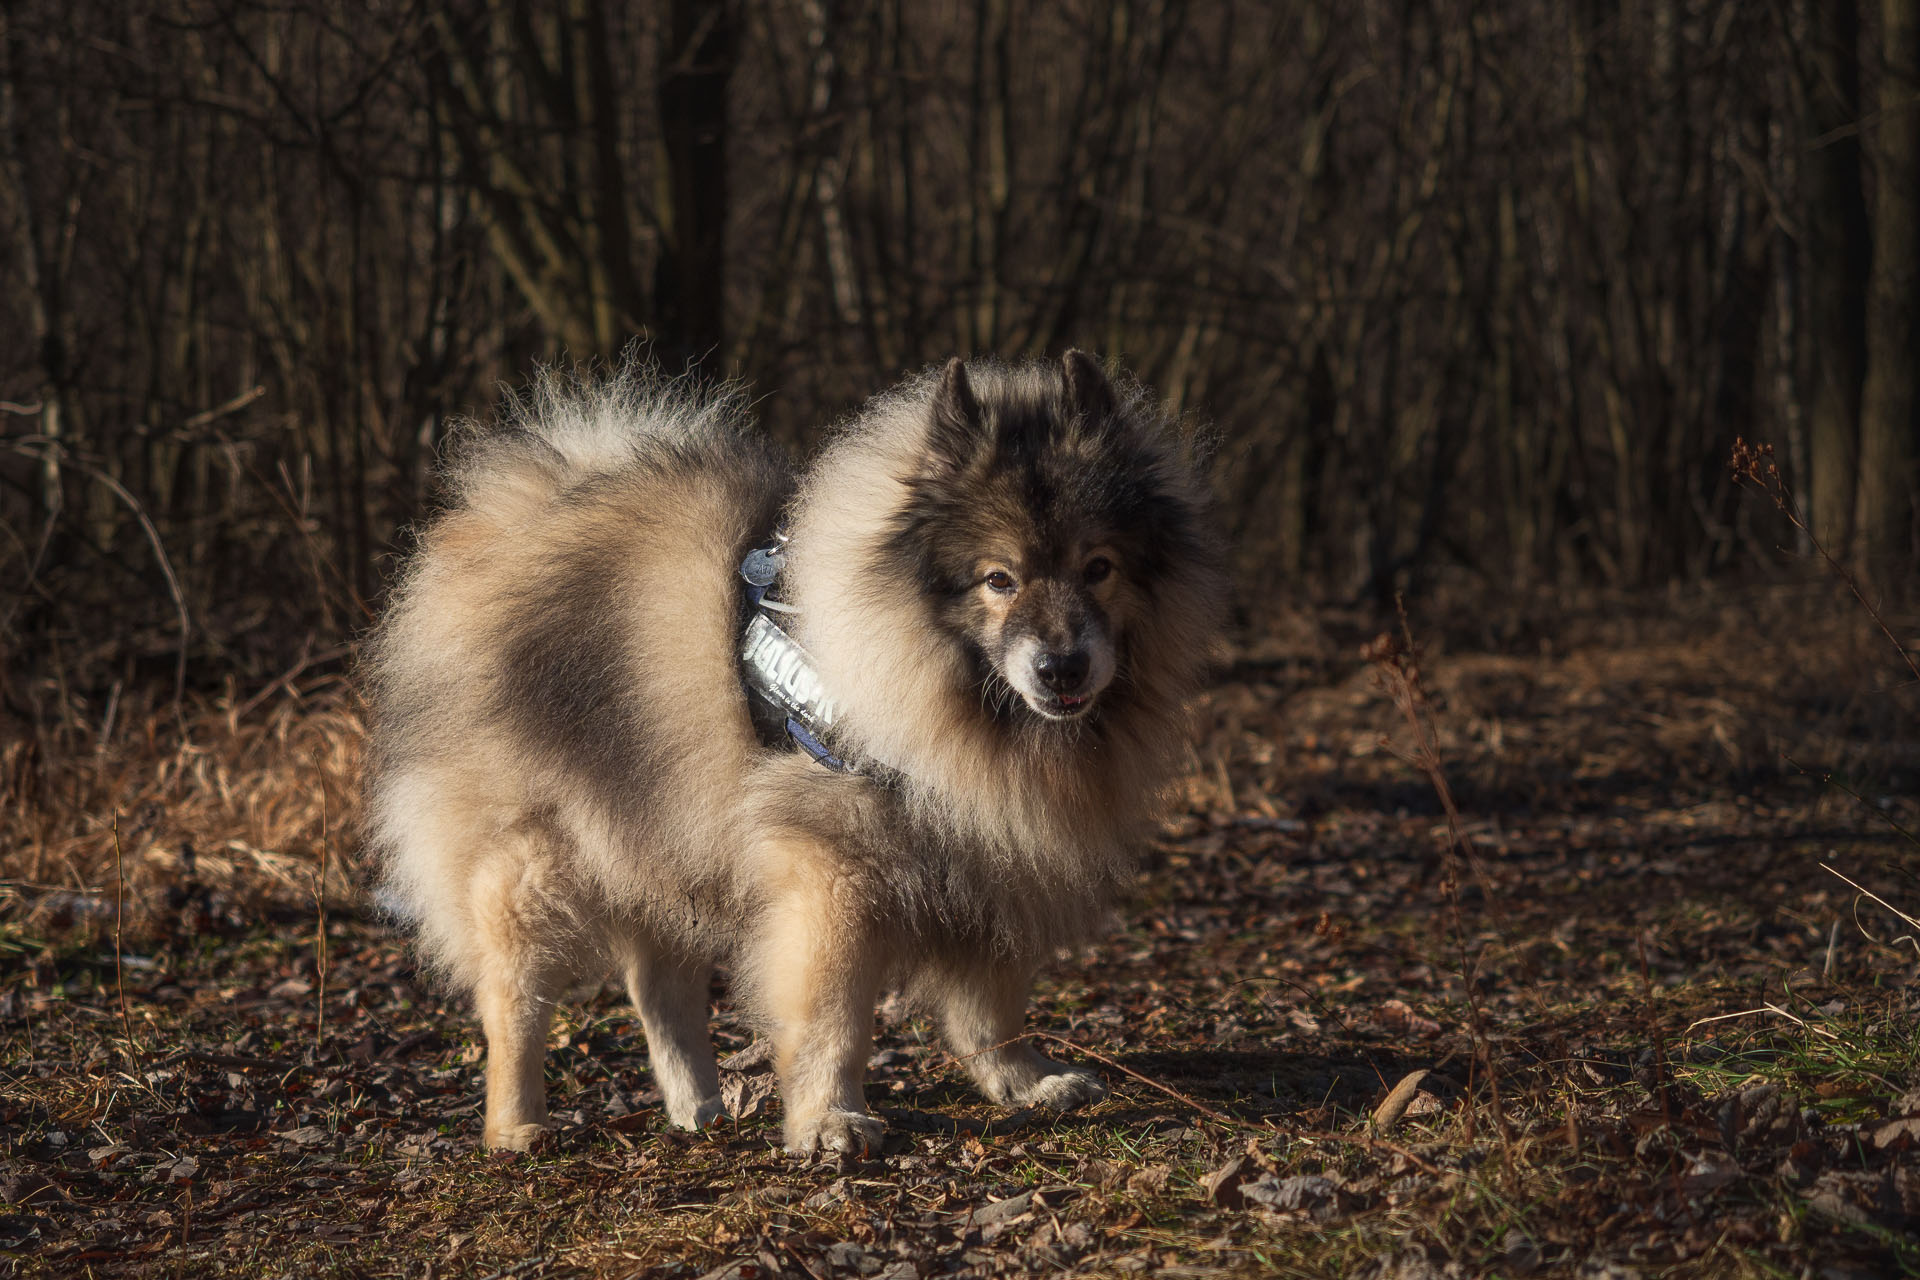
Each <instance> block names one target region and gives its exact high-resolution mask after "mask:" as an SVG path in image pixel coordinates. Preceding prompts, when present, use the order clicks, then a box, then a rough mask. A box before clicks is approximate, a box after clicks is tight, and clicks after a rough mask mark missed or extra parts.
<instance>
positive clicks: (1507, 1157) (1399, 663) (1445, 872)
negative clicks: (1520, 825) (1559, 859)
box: [1361, 595, 1513, 1171]
mask: <svg viewBox="0 0 1920 1280" xmlns="http://www.w3.org/2000/svg"><path fill="white" fill-rule="evenodd" d="M1394 606H1395V608H1396V609H1397V610H1398V611H1399V615H1400V634H1399V635H1398V636H1395V635H1393V634H1392V633H1391V632H1383V633H1381V634H1380V635H1379V636H1377V637H1376V638H1375V639H1374V640H1373V641H1372V643H1370V644H1368V645H1367V646H1366V647H1365V648H1364V649H1363V650H1362V651H1361V656H1363V657H1364V658H1365V659H1366V660H1367V661H1368V662H1369V663H1371V664H1372V665H1373V669H1374V679H1375V682H1376V685H1377V687H1379V688H1380V689H1382V690H1383V691H1385V693H1386V694H1387V696H1388V697H1390V698H1392V699H1393V703H1394V705H1395V706H1396V707H1398V708H1399V710H1400V714H1401V715H1402V716H1403V717H1405V719H1406V721H1407V724H1408V725H1409V726H1410V727H1411V728H1412V729H1413V735H1414V742H1415V746H1414V748H1413V750H1412V751H1401V750H1399V749H1398V748H1396V747H1395V746H1394V745H1393V743H1392V742H1390V741H1386V740H1385V739H1383V740H1382V741H1383V742H1385V745H1386V747H1387V749H1388V750H1389V751H1391V752H1393V754H1394V755H1395V756H1397V757H1398V758H1399V759H1400V760H1402V761H1403V762H1405V763H1406V764H1408V765H1410V766H1412V767H1413V768H1415V769H1418V770H1419V771H1420V772H1421V773H1423V774H1425V775H1426V777H1427V781H1428V783H1429V784H1431V785H1432V787H1433V790H1434V794H1435V795H1436V796H1438V797H1439V799H1440V807H1441V809H1442V810H1443V811H1444V812H1445V814H1446V818H1447V843H1446V847H1445V856H1444V857H1443V859H1442V861H1441V876H1442V885H1441V887H1442V889H1443V890H1444V892H1445V895H1446V900H1447V914H1448V918H1449V922H1450V925H1451V927H1452V931H1453V939H1454V945H1455V947H1456V949H1457V950H1458V951H1459V954H1460V979H1461V981H1462V983H1464V984H1465V989H1466V998H1467V1016H1468V1025H1469V1027H1470V1029H1471V1032H1472V1036H1473V1063H1474V1066H1475V1067H1477V1066H1479V1065H1484V1066H1485V1067H1486V1073H1487V1094H1488V1099H1489V1101H1490V1102H1491V1104H1492V1106H1493V1119H1494V1124H1495V1126H1496V1127H1497V1128H1498V1129H1499V1131H1500V1142H1501V1148H1500V1150H1501V1159H1502V1161H1503V1162H1504V1163H1506V1165H1507V1166H1508V1169H1509V1171H1511V1169H1512V1165H1513V1130H1512V1128H1511V1127H1510V1126H1509V1125H1508V1124H1507V1109H1506V1105H1505V1103H1504V1102H1503V1101H1502V1099H1501V1097H1500V1074H1499V1072H1498V1071H1496V1070H1495V1069H1494V1065H1493V1054H1492V1051H1491V1050H1490V1049H1489V1048H1488V1045H1489V1043H1490V1041H1489V1039H1488V1037H1487V1033H1486V1023H1485V1019H1484V1017H1483V1015H1482V1013H1481V1009H1480V997H1479V995H1478V993H1477V992H1476V990H1475V985H1474V977H1475V974H1476V972H1477V971H1478V969H1479V963H1478V958H1477V957H1476V956H1475V955H1473V953H1472V952H1471V950H1470V949H1469V947H1468V945H1467V930H1466V923H1465V920H1464V917H1463V915H1462V913H1461V909H1460V864H1461V862H1463V861H1464V862H1465V863H1466V864H1467V866H1468V868H1469V869H1470V870H1471V871H1472V872H1473V876H1474V879H1475V880H1477V881H1479V882H1480V892H1481V895H1482V896H1483V897H1484V899H1485V901H1486V903H1487V907H1488V909H1489V910H1490V911H1492V912H1494V913H1495V914H1496V915H1497V914H1498V913H1499V910H1500V905H1499V899H1498V898H1497V897H1496V896H1495V895H1494V892H1493V885H1492V883H1491V882H1490V881H1489V880H1488V878H1487V873H1486V869H1485V868H1484V867H1482V866H1481V865H1480V859H1479V858H1478V856H1476V855H1475V854H1474V852H1473V850H1472V849H1471V848H1469V847H1468V845H1467V842H1466V840H1465V838H1464V837H1463V836H1462V835H1461V834H1460V807H1459V805H1457V804H1456V803H1454V799H1453V788H1452V787H1451V786H1449V785H1448V783H1447V773H1446V770H1445V768H1443V767H1442V765H1441V763H1440V735H1439V732H1438V731H1437V730H1436V729H1435V728H1434V725H1433V716H1432V713H1431V711H1430V710H1429V705H1430V704H1429V702H1428V698H1427V691H1426V684H1425V679H1424V676H1423V675H1422V673H1421V670H1420V648H1419V645H1418V644H1417V643H1416V642H1415V640H1414V638H1413V624H1412V622H1411V621H1410V620H1409V619H1408V617H1407V602H1406V598H1405V597H1404V596H1400V595H1396V596H1395V597H1394ZM1472 1070H1473V1068H1472V1067H1470V1068H1469V1071H1470V1073H1471V1071H1472ZM1468 1090H1469V1092H1468V1096H1469V1097H1471V1096H1472V1080H1471V1079H1469V1081H1468ZM1467 1121H1468V1124H1469V1125H1471V1124H1472V1121H1473V1113H1472V1110H1471V1108H1469V1110H1468V1113H1467Z"/></svg>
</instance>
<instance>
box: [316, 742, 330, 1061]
mask: <svg viewBox="0 0 1920 1280" xmlns="http://www.w3.org/2000/svg"><path fill="white" fill-rule="evenodd" d="M313 765H314V774H315V776H316V777H317V778H319V780H320V882H319V884H318V885H317V886H316V887H315V889H314V900H315V904H316V905H317V907H318V908H319V910H318V914H319V917H320V927H319V929H318V930H317V931H316V932H315V934H314V939H313V950H314V967H315V968H316V969H318V970H319V974H320V983H319V991H318V995H317V997H316V999H315V1014H314V1020H313V1051H314V1053H315V1054H316V1055H318V1054H319V1052H320V1046H321V1044H322V1043H323V1042H324V1040H325V1038H326V1031H327V845H328V839H327V836H328V831H327V775H326V771H325V770H324V769H322V768H320V761H319V759H318V757H316V758H315V759H314V762H313Z"/></svg>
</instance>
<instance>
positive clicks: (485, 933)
mask: <svg viewBox="0 0 1920 1280" xmlns="http://www.w3.org/2000/svg"><path fill="white" fill-rule="evenodd" d="M553 880H554V868H553V863H552V862H551V860H550V858H549V856H548V850H547V848H546V847H545V845H544V843H543V837H542V836H541V834H540V833H539V832H537V831H533V830H521V831H518V832H514V833H512V835H510V836H509V838H508V839H506V840H504V841H502V842H501V845H500V847H499V848H498V849H496V850H494V851H493V852H492V854H491V856H490V857H488V858H486V859H485V860H483V861H482V863H481V865H480V866H479V867H478V869H477V870H476V872H475V874H474V876H473V879H472V881H471V883H470V889H469V897H468V900H467V907H468V916H467V920H466V925H467V927H466V935H465V937H464V938H463V939H462V940H461V945H462V949H463V950H464V952H465V957H464V960H463V963H462V965H461V967H462V968H463V969H465V970H466V971H467V972H468V973H470V974H472V975H473V977H472V979H471V981H472V984H473V996H474V1004H475V1006H476V1007H477V1008H478V1010H479V1013H480V1023H481V1026H482V1028H483V1029H484V1031H485V1032H486V1037H487V1115H486V1127H485V1133H484V1138H485V1142H486V1145H488V1146H489V1147H504V1148H507V1149H508V1150H513V1151H525V1150H527V1149H528V1148H529V1147H531V1146H533V1144H534V1143H536V1142H538V1141H539V1139H540V1135H541V1134H543V1133H545V1132H546V1128H547V1088H546V1060H547V1028H548V1026H549V1025H550V1024H551V1023H552V1021H553V1004H554V1001H555V1000H556V999H557V998H558V997H559V995H560V993H561V992H562V991H564V990H565V989H566V988H567V987H568V986H569V985H570V984H571V982H572V981H573V980H574V979H575V978H576V977H577V976H578V974H577V972H576V961H577V960H578V958H579V954H580V951H581V947H580V938H581V930H580V927H579V922H578V920H577V919H576V918H575V916H574V914H573V912H571V911H570V910H568V908H567V906H566V904H567V902H568V901H569V897H568V895H567V894H566V893H564V892H557V891H556V890H557V889H558V887H559V886H556V885H555V884H554V883H553Z"/></svg>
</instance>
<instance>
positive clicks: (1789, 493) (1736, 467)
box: [1728, 436, 1920, 683]
mask: <svg viewBox="0 0 1920 1280" xmlns="http://www.w3.org/2000/svg"><path fill="white" fill-rule="evenodd" d="M1728 466H1729V468H1730V469H1731V470H1732V472H1733V482H1734V483H1735V484H1736V485H1737V484H1740V483H1741V482H1743V481H1744V482H1746V483H1748V484H1751V485H1753V486H1755V487H1756V488H1758V489H1759V490H1760V492H1762V493H1764V494H1766V495H1767V497H1768V498H1770V499H1772V501H1773V505H1774V506H1776V507H1778V508H1779V509H1780V514H1782V515H1784V516H1785V517H1786V518H1787V523H1789V524H1791V525H1792V526H1793V527H1794V528H1795V529H1798V530H1799V531H1800V532H1801V533H1802V534H1804V535H1805V536H1806V538H1807V540H1808V541H1809V542H1810V543H1811V544H1812V546H1813V549H1814V550H1815V551H1818V552H1819V553H1820V558H1821V559H1822V560H1824V561H1826V563H1827V568H1828V569H1829V570H1830V571H1831V572H1832V573H1833V576H1834V577H1836V578H1838V579H1840V581H1842V582H1844V583H1846V584H1847V590H1849V591H1851V592H1853V598H1854V599H1855V600H1858V601H1859V602H1860V607H1861V608H1863V609H1865V610H1866V611H1867V616H1869V617H1871V618H1872V619H1873V624H1874V625H1875V626H1876V627H1879V628H1880V634H1881V635H1883V636H1885V637H1886V638H1887V643H1888V644H1890V645H1892V646H1893V651H1894V652H1895V653H1897V654H1899V655H1900V661H1902V662H1904V663H1906V664H1907V670H1908V671H1909V672H1911V673H1912V675H1913V678H1914V681H1915V683H1920V661H1916V660H1915V659H1914V656H1913V654H1912V652H1911V651H1910V650H1908V648H1907V646H1905V645H1903V644H1901V643H1900V641H1899V640H1898V639H1897V638H1896V637H1895V636H1894V634H1893V628H1892V627H1890V626H1888V625H1887V620H1886V617H1885V616H1884V615H1883V614H1881V612H1880V610H1879V609H1878V608H1876V607H1875V606H1874V603H1873V601H1871V600H1869V599H1867V596H1866V593H1865V592H1863V591H1862V590H1861V589H1860V581H1859V579H1858V578H1856V577H1855V576H1854V575H1853V572H1852V571H1851V570H1849V569H1848V568H1847V567H1846V566H1845V565H1843V564H1841V563H1840V562H1839V561H1838V560H1836V559H1835V558H1834V555H1833V553H1832V552H1831V551H1829V550H1827V547H1826V544H1825V543H1823V542H1821V541H1820V539H1819V538H1817V537H1815V536H1814V534H1813V530H1812V529H1810V528H1808V527H1807V522H1806V520H1805V519H1804V518H1803V517H1802V516H1801V514H1800V504H1799V503H1797V502H1796V501H1794V497H1793V490H1791V489H1789V488H1788V487H1787V482H1786V480H1785V479H1784V478H1783V477H1782V476H1781V474H1780V467H1779V464H1778V463H1776V462H1774V460H1773V446H1772V445H1770V444H1748V443H1747V442H1746V440H1745V439H1744V438H1743V437H1739V436H1736V437H1734V441H1733V455H1732V457H1731V458H1730V459H1729V460H1728Z"/></svg>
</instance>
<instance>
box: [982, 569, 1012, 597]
mask: <svg viewBox="0 0 1920 1280" xmlns="http://www.w3.org/2000/svg"><path fill="white" fill-rule="evenodd" d="M987 585H988V586H989V587H992V588H993V589H994V590H995V591H998V592H1000V593H1002V594H1005V593H1007V592H1009V591H1012V590H1013V588H1014V581H1013V575H1012V574H1010V573H1008V572H1007V571H1006V570H1005V569H995V570H994V571H993V572H992V573H990V574H988V575H987Z"/></svg>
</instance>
